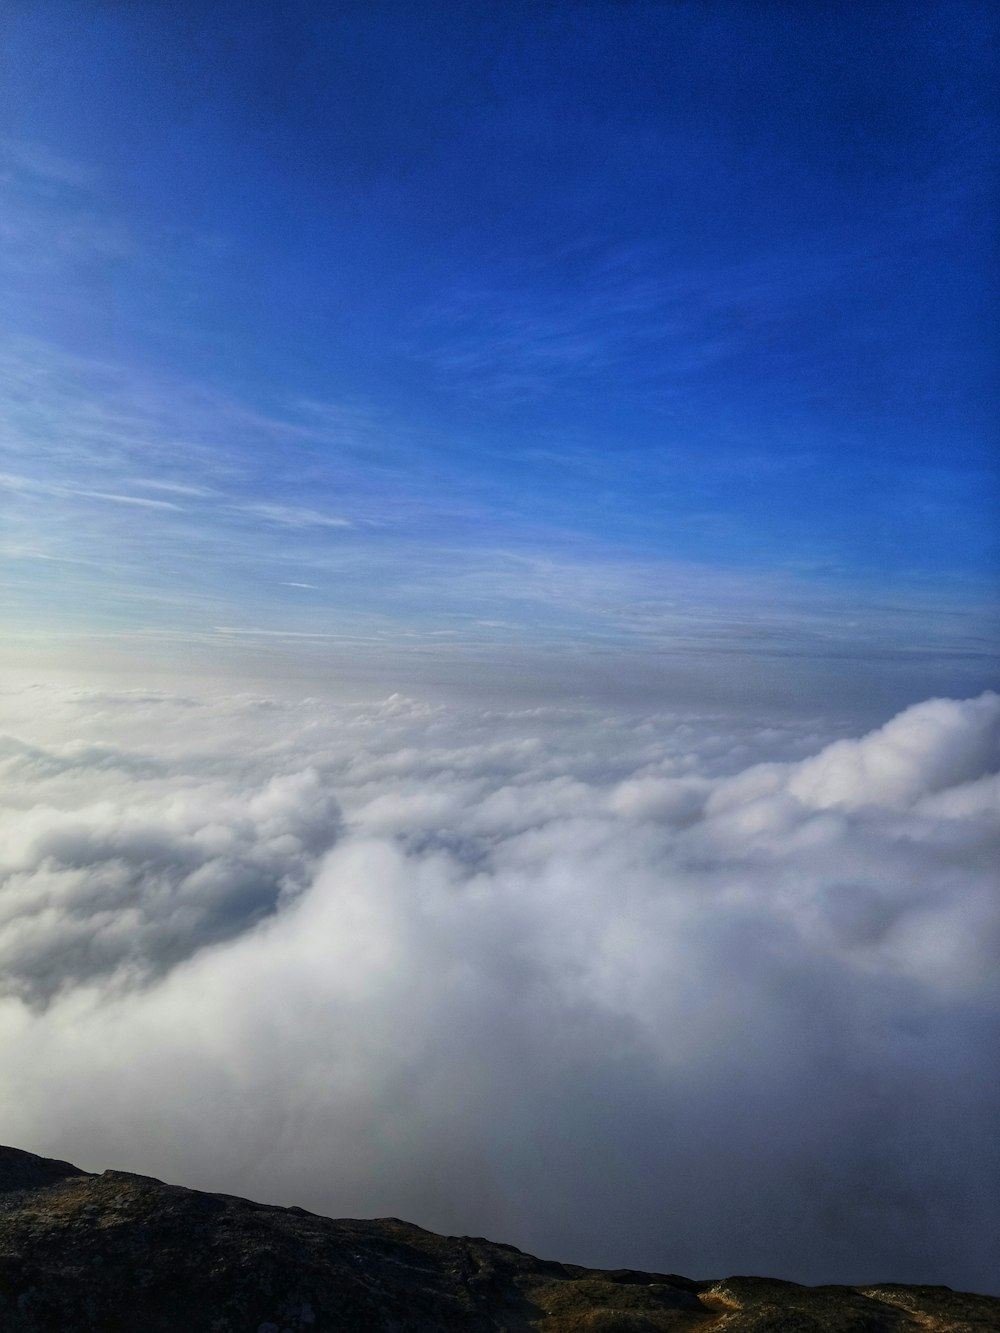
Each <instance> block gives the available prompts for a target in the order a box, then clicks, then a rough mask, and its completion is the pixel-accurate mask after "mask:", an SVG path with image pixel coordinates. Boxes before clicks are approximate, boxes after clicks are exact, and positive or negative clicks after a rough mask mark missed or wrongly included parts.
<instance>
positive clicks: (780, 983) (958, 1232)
mask: <svg viewBox="0 0 1000 1333" xmlns="http://www.w3.org/2000/svg"><path fill="white" fill-rule="evenodd" d="M29 702H30V704H31V712H32V714H33V722H32V725H31V727H30V728H24V727H23V726H22V727H21V731H22V732H28V733H30V734H27V735H24V736H23V739H22V740H21V742H20V743H18V744H9V745H8V746H7V748H6V749H5V751H4V752H3V760H2V762H3V764H4V766H5V767H4V769H3V772H4V775H5V776H4V778H3V781H2V786H0V791H2V793H3V797H4V801H5V803H6V806H7V819H8V822H9V828H10V831H9V833H8V835H7V837H6V838H5V840H4V844H3V846H4V857H5V862H6V865H7V874H8V876H9V878H8V880H7V882H6V884H5V887H4V889H3V892H2V893H0V904H2V907H3V912H2V918H0V919H2V923H3V924H0V950H2V951H3V956H4V958H5V960H6V975H7V977H8V978H9V986H8V994H7V998H6V999H4V1000H2V1001H0V1051H2V1053H3V1054H2V1058H3V1063H4V1068H5V1069H6V1070H9V1071H13V1072H12V1073H11V1075H10V1077H8V1078H7V1080H6V1082H5V1088H4V1091H3V1092H2V1093H0V1137H3V1138H6V1139H7V1140H9V1141H13V1142H18V1143H21V1144H22V1145H23V1146H26V1147H29V1148H32V1149H33V1150H36V1151H44V1152H47V1153H51V1154H53V1155H58V1156H68V1157H70V1158H77V1159H79V1160H80V1161H81V1162H82V1164H83V1165H87V1166H102V1165H110V1164H112V1163H117V1164H119V1165H124V1166H129V1167H132V1168H133V1169H139V1170H144V1171H149V1172H154V1173H156V1174H159V1175H163V1176H166V1177H169V1178H174V1179H178V1180H183V1181H186V1182H188V1183H191V1184H195V1185H200V1186H202V1187H207V1188H215V1189H226V1190H231V1191H235V1192H243V1193H247V1194H251V1195H255V1196H257V1197H263V1198H269V1199H273V1200H275V1201H278V1202H299V1203H301V1204H304V1205H305V1206H307V1207H312V1208H316V1209H318V1210H323V1211H327V1212H332V1213H336V1214H352V1213H353V1214H366V1213H367V1214H380V1213H395V1214H401V1215H405V1216H409V1217H412V1218H413V1220H415V1221H418V1222H420V1223H422V1224H424V1225H427V1226H432V1227H436V1228H439V1229H444V1230H456V1231H470V1232H476V1233H485V1234H492V1235H494V1236H497V1237H499V1238H503V1239H508V1240H511V1241H513V1242H514V1243H517V1244H520V1245H523V1246H525V1247H527V1248H531V1249H533V1250H535V1251H541V1252H543V1253H546V1254H553V1255H559V1256H560V1257H563V1258H566V1259H576V1260H580V1261H584V1262H586V1261H593V1262H600V1263H606V1264H616V1263H621V1264H631V1265H640V1264H641V1265H647V1266H651V1267H659V1268H663V1267H664V1266H666V1267H670V1268H674V1269H677V1270H679V1271H690V1272H692V1273H694V1274H707V1273H712V1272H721V1271H733V1270H753V1271H766V1272H771V1273H775V1274H781V1275H785V1276H789V1277H797V1278H800V1279H805V1280H839V1281H846V1280H851V1281H861V1280H868V1279H872V1280H880V1279H887V1278H893V1279H898V1280H910V1281H916V1280H921V1281H945V1282H949V1283H951V1284H952V1285H956V1286H969V1287H978V1288H980V1289H983V1288H989V1287H990V1286H991V1284H992V1285H994V1286H995V1274H994V1270H993V1267H992V1260H993V1256H992V1253H991V1247H990V1240H991V1237H992V1236H993V1235H995V1234H996V1230H997V1227H998V1224H1000V1217H998V1215H997V1202H996V1198H995V1191H993V1190H992V1189H991V1182H993V1181H995V1179H996V1175H997V1168H998V1166H1000V1149H998V1145H997V1141H996V1136H995V1132H994V1131H995V1124H996V1119H997V1114H998V1112H1000V1087H998V1080H997V1077H996V1074H995V1059H994V1058H993V1057H994V1054H995V1050H996V1048H997V1039H998V1037H1000V1031H998V1028H1000V1022H998V1017H1000V1014H998V1010H1000V1005H998V1000H1000V995H998V985H997V976H998V969H997V961H998V955H1000V914H998V909H997V900H996V893H995V871H994V867H995V864H996V861H997V852H998V850H1000V849H998V841H1000V820H998V817H997V812H998V807H1000V802H998V786H1000V780H998V778H997V777H996V768H997V759H998V755H997V734H998V724H1000V699H998V698H997V696H995V695H984V696H982V697H981V698H979V699H975V700H966V701H955V700H945V699H937V700H931V701H928V702H927V703H924V704H920V705H918V706H916V707H914V708H910V709H908V710H906V711H905V712H904V713H902V714H900V715H899V716H897V717H896V718H894V719H892V720H891V721H890V722H889V723H887V724H886V725H885V726H883V727H881V728H879V729H878V730H876V731H874V732H872V733H870V734H869V735H867V736H865V737H863V738H861V739H850V738H849V737H847V736H845V735H844V732H843V728H842V727H841V726H838V725H835V724H832V723H830V722H824V721H823V720H822V719H813V720H806V721H800V722H795V721H789V720H787V719H786V720H784V721H782V722H781V723H779V724H775V723H774V722H773V721H772V720H769V719H766V718H754V717H749V716H748V717H743V718H729V717H725V716H721V715H719V716H709V717H686V716H683V715H668V714H652V715H648V716H636V715H625V714H620V715H610V716H602V715H600V714H597V713H594V712H592V711H588V710H586V709H580V710H573V709H566V708H559V709H545V708H533V709H524V710H520V711H517V712H496V711H488V710H481V709H480V710H477V709H473V708H466V709H463V710H449V709H446V708H441V707H437V706H434V705H430V704H420V703H415V702H413V701H410V700H407V699H402V698H399V697H397V696H393V697H392V698H390V699H388V700H385V701H383V702H382V703H381V704H379V705H360V704H359V705H338V706H334V705H330V704H326V703H321V702H319V701H317V700H311V701H305V702H303V703H297V704H291V703H281V702H276V701H273V700H268V699H261V698H256V697H250V696H245V697H243V698H239V699H212V698H208V697H206V698H198V697H186V698H174V697H171V696H167V695H157V694H153V693H146V694H141V693H134V694H128V695H119V696H116V695H113V694H112V695H103V696H102V695H99V694H88V693H86V692H77V693H73V692H68V691H63V692H59V691H51V690H49V691H35V692H33V693H29V694H27V695H20V696H11V697H9V698H8V699H7V700H5V701H3V711H7V712H9V713H11V714H12V715H15V714H18V713H20V715H21V716H22V718H23V716H24V712H25V704H26V703H29ZM8 725H9V724H8ZM67 735H73V736H74V737H75V738H76V739H75V740H74V741H73V742H72V743H71V744H69V745H67V744H66V741H65V738H66V736H67ZM338 809H342V811H343V817H342V822H341V819H340V817H339V816H338V813H337V811H338ZM26 999H27V1000H32V1001H33V1002H34V1003H33V1004H26V1003H25V1000H26ZM46 999H47V1003H41V1002H42V1001H45V1000H46Z"/></svg>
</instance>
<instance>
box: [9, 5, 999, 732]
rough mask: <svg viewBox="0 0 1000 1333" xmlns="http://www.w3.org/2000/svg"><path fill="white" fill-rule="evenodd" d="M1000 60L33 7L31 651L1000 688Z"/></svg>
mask: <svg viewBox="0 0 1000 1333" xmlns="http://www.w3.org/2000/svg"><path fill="white" fill-rule="evenodd" d="M996 28H997V24H996V18H995V13H994V12H993V11H992V7H991V6H988V5H980V4H954V5H953V4H949V3H941V4H933V5H929V6H920V7H914V6H911V5H898V6H897V5H894V4H891V3H890V4H884V5H879V6H878V8H877V11H876V10H874V9H873V8H872V7H871V6H869V5H850V4H848V5H838V6H836V7H835V8H831V7H829V6H826V5H810V4H795V5H784V4H768V5H754V6H752V7H751V6H747V5H742V4H725V3H718V4H716V3H712V4H704V5H701V4H670V3H654V4H645V3H615V4H601V3H571V4H568V5H550V4H546V3H530V4H517V3H515V4H511V5H505V6H503V8H502V11H501V10H498V7H497V6H494V5H479V4H476V3H473V4H454V3H448V4H435V3H431V4H428V5H425V6H420V7H419V10H414V9H413V7H412V6H410V5H402V4H395V3H378V2H376V3H365V4H363V5H361V4H353V3H337V4H333V5H318V4H312V3H310V4H303V3H291V4H284V5H281V6H274V5H269V4H252V3H251V4H244V3H241V4H238V5H227V4H211V3H210V4H208V5H205V4H199V5H189V4H186V3H183V2H182V0H173V2H172V3H169V4H167V3H157V2H156V0H150V3H146V4H143V5H142V6H129V5H121V4H115V3H111V2H110V0H109V2H107V3H86V2H84V3H74V2H73V0H51V2H50V3H47V2H46V0H32V2H31V3H28V4H19V3H17V0H14V3H12V4H10V5H8V6H5V14H4V17H3V19H2V30H0V31H2V41H0V52H2V61H3V66H2V92H0V136H2V138H0V164H2V165H0V172H2V174H0V182H2V187H3V196H4V208H3V216H4V221H3V229H4V243H5V244H4V260H3V271H2V275H0V276H2V280H3V288H4V292H5V299H4V303H3V306H4V309H3V316H2V327H0V332H2V357H3V367H4V376H3V379H4V383H5V385H6V389H5V393H4V401H3V411H4V417H5V430H4V436H5V441H6V444H5V454H6V455H7V461H6V464H5V468H4V470H5V473H6V476H5V480H4V493H3V499H2V504H3V516H4V519H5V522H4V530H5V536H4V541H5V548H6V554H7V562H6V563H7V570H8V573H7V579H6V595H5V603H4V611H3V615H4V621H3V626H4V634H5V638H6V640H7V643H8V652H9V653H10V654H11V655H12V656H13V657H14V658H15V659H16V660H17V662H18V663H23V664H24V665H26V666H27V667H30V668H33V667H35V666H36V665H41V664H45V665H47V666H48V667H50V668H57V667H58V666H60V665H61V664H72V665H73V666H74V667H80V666H83V665H86V666H87V667H88V668H91V669H96V670H103V669H107V668H109V667H110V666H113V665H119V666H120V667H121V669H122V670H123V671H125V672H126V673H128V672H131V673H133V674H134V672H135V670H136V669H140V668H141V669H142V670H144V671H146V672H149V671H152V670H155V669H157V668H158V667H160V668H162V669H164V670H166V671H170V670H173V669H175V668H176V666H177V665H178V664H181V665H184V666H185V667H190V666H191V665H192V664H193V663H197V664H199V665H200V666H201V667H202V668H203V669H204V670H206V671H209V672H220V673H222V674H223V675H227V674H228V675H231V674H233V673H236V672H239V671H241V670H243V671H244V672H246V671H247V670H248V669H250V668H252V672H257V673H261V672H263V673H265V674H269V675H272V676H274V675H277V676H279V677H282V678H286V677H288V676H293V677H295V678H299V677H302V676H312V677H314V678H315V677H330V676H331V675H334V674H336V675H337V676H338V677H339V678H341V679H343V680H345V681H346V680H347V679H348V677H350V678H352V679H360V680H362V681H366V680H368V679H370V678H371V676H372V674H373V673H375V672H378V673H384V676H385V683H386V685H387V687H393V688H394V687H395V686H396V685H398V684H399V683H401V682H414V683H417V684H419V685H420V686H421V687H422V688H433V687H434V686H435V685H436V684H438V683H441V684H442V686H443V688H446V689H449V690H454V689H455V688H458V687H459V686H460V684H461V682H462V680H463V678H464V679H479V680H482V681H483V682H484V684H485V685H486V686H488V687H489V688H494V687H496V686H497V684H498V683H499V682H500V681H502V682H503V683H504V684H505V687H506V688H507V689H508V690H510V689H512V688H517V687H520V688H521V689H522V690H523V692H524V693H526V694H530V693H531V692H532V691H533V690H534V691H540V690H546V689H548V690H549V691H552V690H554V691H555V692H556V693H558V692H560V691H561V690H563V689H564V688H565V680H566V677H567V676H572V677H574V678H575V681H576V684H577V686H578V690H579V691H582V692H584V693H593V692H594V691H597V692H600V691H602V690H603V691H604V692H608V691H611V692H615V691H617V692H618V693H619V694H620V695H622V696H623V697H627V696H629V695H630V694H631V695H635V694H637V693H642V694H643V695H644V696H649V697H650V698H652V699H653V700H654V701H655V699H656V698H657V697H658V696H659V695H660V694H661V693H662V692H663V691H670V690H674V691H683V690H686V689H690V688H691V684H690V682H691V680H692V679H693V680H694V687H693V688H694V691H695V693H701V694H702V695H703V696H704V697H705V698H711V699H713V700H714V701H716V702H717V701H718V700H719V699H725V698H729V697H731V696H732V692H733V691H735V690H741V691H742V692H743V693H744V694H745V695H747V697H748V698H752V699H755V700H756V699H758V698H761V697H763V696H764V695H767V694H771V695H774V694H775V693H778V694H780V693H781V692H780V691H775V688H774V680H775V678H776V677H775V666H774V663H775V661H776V660H778V661H780V663H781V667H782V671H781V675H782V680H783V681H784V682H785V684H786V685H787V689H788V691H790V692H791V693H792V694H796V693H801V694H802V696H803V697H804V698H805V697H806V696H811V697H812V698H815V697H818V696H820V695H824V696H825V694H826V693H827V692H828V689H829V687H830V678H831V674H835V675H836V676H837V677H838V678H839V680H840V682H841V688H842V689H843V690H844V692H845V706H853V707H860V706H862V704H863V703H864V702H865V701H866V700H867V701H871V702H873V701H874V700H875V699H876V698H877V699H878V705H879V706H881V707H882V708H883V709H885V708H894V707H899V706H901V705H903V704H905V703H909V702H914V701H916V700H917V699H919V698H921V697H926V696H927V695H929V694H931V693H935V692H947V691H948V690H953V689H954V688H955V687H956V684H957V685H958V686H959V687H960V688H959V692H961V693H972V692H976V691H977V690H980V689H982V688H983V687H984V686H985V685H988V684H989V683H990V679H991V677H990V673H991V670H992V669H993V667H994V666H995V658H996V643H997V635H996V615H995V598H994V596H993V594H994V592H995V577H996V570H997V550H996V540H995V537H994V535H993V534H994V532H995V530H996V517H997V451H996V447H995V446H996V434H995V421H996V407H997V385H996V378H995V375H994V373H993V367H994V365H995V357H996V350H997V349H996V340H995V330H994V322H993V320H992V318H991V316H992V314H993V313H994V307H993V300H994V298H995V296H996V264H995V260H996V253H995V241H994V229H993V227H992V225H991V219H992V210H993V209H994V208H995V205H996V197H995V196H996V172H995V170H994V165H993V164H994V163H995V154H996V147H997V143H996V139H997V118H996V115H995V106H994V104H993V102H992V99H991V89H992V87H993V86H994V84H995V76H996V68H995V64H996V40H995V39H996V35H997V34H996ZM608 654H610V655H611V657H612V659H613V664H609V663H608V662H607V661H606V660H605V657H606V656H607V655H608ZM626 662H627V663H628V672H627V673H626V674H629V675H630V679H629V680H628V681H627V682H626V683H625V684H624V685H622V684H621V673H622V664H623V663H626ZM496 663H501V664H502V667H501V668H500V669H498V670H494V669H493V667H492V666H491V664H496ZM252 672H251V673H252ZM848 696H850V697H848ZM773 701H774V700H772V702H773Z"/></svg>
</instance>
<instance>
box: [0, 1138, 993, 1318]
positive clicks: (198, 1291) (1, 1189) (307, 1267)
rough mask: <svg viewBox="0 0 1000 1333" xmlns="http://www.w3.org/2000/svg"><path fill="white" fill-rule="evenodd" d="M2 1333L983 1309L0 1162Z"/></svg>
mask: <svg viewBox="0 0 1000 1333" xmlns="http://www.w3.org/2000/svg"><path fill="white" fill-rule="evenodd" d="M0 1329H3V1330H4V1333H43V1331H44V1333H137V1331H138V1330H142V1333H160V1331H161V1330H163V1331H166V1330H170V1331H171V1333H176V1331H177V1330H184V1333H189V1331H190V1333H334V1331H335V1333H411V1331H412V1333H437V1331H438V1330H442V1331H444V1330H451V1329H456V1330H457V1329H463V1330H469V1333H479V1331H481V1333H487V1330H489V1331H490V1333H500V1330H506V1333H527V1330H531V1329H537V1330H544V1333H568V1331H569V1330H576V1329H581V1330H588V1331H589V1333H656V1330H670V1333H683V1331H684V1330H689V1329H690V1330H710V1329H711V1330H715V1329H718V1330H727V1333H744V1331H745V1333H750V1331H751V1330H753V1331H754V1333H820V1330H829V1333H868V1330H871V1333H875V1331H876V1330H878V1333H897V1331H898V1333H903V1331H904V1330H906V1331H908V1333H918V1330H919V1333H935V1331H937V1333H965V1331H966V1330H969V1331H970V1333H971V1330H977V1333H986V1330H1000V1298H997V1297H989V1296H973V1295H967V1294H963V1293H960V1292H954V1291H951V1290H949V1289H948V1288H947V1287H914V1286H897V1285H893V1284H886V1285H884V1286H878V1287H843V1286H829V1287H803V1286H799V1285H797V1284H796V1283H794V1282H780V1281H775V1280H773V1279H767V1278H755V1277H734V1278H727V1279H725V1280H722V1281H694V1280H692V1279H690V1278H685V1277H679V1276H677V1275H676V1274H674V1273H640V1272H635V1271H633V1270H631V1269H615V1270H603V1269H590V1268H580V1267H578V1266H576V1265H574V1264H561V1263H553V1262H549V1261H546V1260H542V1259H535V1258H533V1257H532V1256H531V1255H528V1254H523V1253H522V1252H521V1251H520V1250H517V1249H514V1247H513V1246H510V1245H500V1244H496V1243H494V1242H491V1241H487V1240H482V1239H480V1238H478V1237H469V1236H461V1237H457V1236H437V1235H435V1234H434V1233H432V1232H429V1231H424V1230H422V1229H421V1228H420V1227H417V1226H413V1225H411V1224H410V1223H407V1222H400V1221H399V1220H397V1219H396V1218H381V1219H379V1220H377V1221H357V1220H344V1219H341V1220H334V1219H332V1218H327V1217H318V1216H316V1215H315V1214H313V1213H308V1212H305V1211H304V1210H303V1209H301V1208H275V1207H270V1206H267V1205H265V1204H259V1203H250V1202H248V1201H247V1200H245V1199H236V1198H232V1197H230V1196H228V1195H223V1194H203V1193H200V1192H199V1191H197V1190H189V1189H182V1188H180V1187H178V1186H176V1185H165V1184H163V1183H162V1182H161V1181H159V1180H154V1179H152V1178H151V1177H148V1176H138V1175H132V1174H130V1173H129V1172H125V1171H105V1172H104V1173H103V1174H102V1175H91V1174H89V1173H87V1172H84V1171H80V1170H79V1169H78V1168H77V1167H75V1166H72V1165H70V1163H68V1162H58V1161H49V1160H48V1159H46V1158H42V1157H36V1156H34V1155H33V1154H31V1153H25V1152H20V1151H18V1150H16V1149H13V1148H0Z"/></svg>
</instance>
